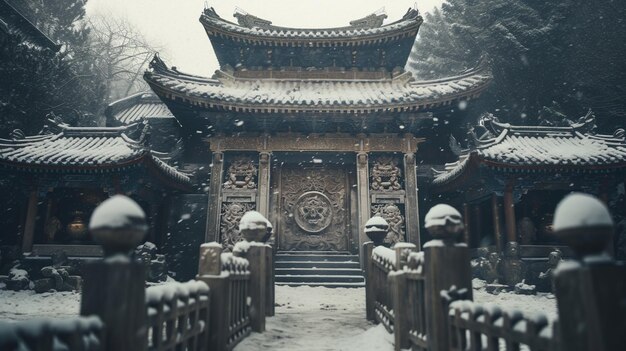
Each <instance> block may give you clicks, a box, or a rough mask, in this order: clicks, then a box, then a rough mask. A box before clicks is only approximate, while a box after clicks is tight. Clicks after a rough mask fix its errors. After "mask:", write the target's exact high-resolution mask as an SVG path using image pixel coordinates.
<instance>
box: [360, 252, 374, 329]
mask: <svg viewBox="0 0 626 351" xmlns="http://www.w3.org/2000/svg"><path fill="white" fill-rule="evenodd" d="M373 250H374V243H373V242H372V241H368V242H366V243H364V244H363V257H364V260H365V316H366V318H367V320H368V321H375V320H376V313H375V312H374V299H375V298H376V295H375V290H374V289H375V286H374V274H373V273H374V261H373V260H372V251H373Z"/></svg>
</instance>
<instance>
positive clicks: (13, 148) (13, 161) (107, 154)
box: [0, 123, 190, 187]
mask: <svg viewBox="0 0 626 351" xmlns="http://www.w3.org/2000/svg"><path fill="white" fill-rule="evenodd" d="M138 127H139V125H136V124H135V125H130V126H124V127H105V128H100V127H95V128H94V127H69V126H67V125H64V124H57V123H51V128H50V129H51V130H52V132H49V133H47V134H42V135H36V136H29V137H21V138H14V139H0V166H2V167H5V168H9V169H15V170H20V171H26V172H36V173H42V172H43V173H45V172H61V173H74V172H78V173H104V172H115V171H121V170H125V169H129V168H134V167H141V166H144V167H146V168H148V169H149V170H151V171H153V172H154V174H155V175H156V176H157V177H158V178H160V179H164V180H167V181H168V182H170V183H174V185H176V186H178V187H187V186H188V185H189V184H190V177H189V176H188V175H187V174H185V173H183V172H181V171H179V170H178V169H176V168H175V167H173V166H171V165H169V164H167V162H166V160H167V155H166V154H162V153H157V152H154V151H151V150H150V149H149V148H148V147H146V146H145V145H144V144H143V140H141V138H140V139H139V140H136V139H133V138H131V137H130V136H129V134H131V133H135V134H136V133H137V132H138V130H137V129H138ZM139 132H140V131H139ZM14 134H15V133H14Z"/></svg>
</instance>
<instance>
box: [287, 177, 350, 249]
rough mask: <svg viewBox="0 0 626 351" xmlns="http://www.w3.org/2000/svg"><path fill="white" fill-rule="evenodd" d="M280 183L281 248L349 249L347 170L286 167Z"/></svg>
mask: <svg viewBox="0 0 626 351" xmlns="http://www.w3.org/2000/svg"><path fill="white" fill-rule="evenodd" d="M279 184H280V185H279V186H280V190H279V193H280V194H281V195H280V209H279V216H280V223H281V228H280V232H279V233H278V235H279V239H278V240H279V248H280V249H281V250H332V251H345V250H348V242H349V239H348V238H349V230H348V221H349V214H348V213H349V211H348V209H347V204H348V201H347V199H346V196H347V193H346V190H347V174H346V172H345V171H344V170H342V169H339V168H330V167H329V168H322V167H315V168H288V167H285V168H283V169H282V171H281V176H280V182H279Z"/></svg>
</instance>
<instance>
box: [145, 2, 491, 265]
mask: <svg viewBox="0 0 626 351" xmlns="http://www.w3.org/2000/svg"><path fill="white" fill-rule="evenodd" d="M235 18H236V22H230V21H228V20H226V19H224V18H222V17H220V16H219V15H218V14H217V13H216V12H215V11H214V10H213V9H212V8H209V9H206V10H205V11H204V13H203V14H202V16H201V17H200V22H201V23H202V25H203V26H204V29H205V31H206V33H207V35H208V37H209V39H210V41H211V44H212V45H213V48H214V50H215V53H216V55H217V58H218V61H219V64H220V66H221V68H220V70H218V71H217V72H216V73H215V74H214V75H213V77H210V78H203V77H197V76H192V75H188V74H184V73H182V72H180V71H178V70H177V69H176V68H174V67H171V68H170V67H168V66H167V65H166V64H165V63H164V62H163V61H162V60H161V59H160V58H159V57H158V56H156V57H155V58H154V60H153V61H152V63H151V65H150V70H149V71H148V72H146V74H145V79H146V81H147V82H148V84H149V85H150V87H151V88H152V90H153V91H154V93H155V94H157V95H158V96H159V97H160V98H161V100H162V101H163V102H164V103H165V104H166V105H167V106H168V108H169V109H170V110H171V111H172V113H173V114H174V115H175V116H176V118H177V119H178V121H179V122H180V123H181V126H182V130H183V133H182V134H183V135H185V137H184V139H185V151H186V153H187V155H186V158H185V159H186V162H189V163H194V162H197V163H199V164H201V163H203V162H205V163H206V162H207V161H208V160H210V180H209V182H208V184H207V185H208V194H209V199H208V212H207V227H206V236H205V240H207V241H211V240H215V241H219V242H222V243H225V244H226V245H229V244H230V245H232V243H234V242H236V241H237V240H239V233H238V230H237V223H238V221H239V218H241V216H242V215H243V213H244V212H245V211H247V210H252V209H254V210H257V211H259V212H261V213H262V214H263V215H265V216H266V217H267V218H269V220H270V221H271V222H272V223H274V228H275V233H276V243H277V247H278V250H281V251H283V250H287V251H289V250H296V251H315V250H319V251H340V252H351V253H358V251H359V247H360V246H361V244H362V243H363V242H364V241H365V240H366V237H365V235H364V224H365V222H366V221H367V220H368V219H369V218H370V217H371V216H373V215H376V214H380V215H382V216H383V217H385V218H386V219H387V220H388V221H389V222H390V223H391V228H392V230H391V232H390V235H389V236H388V238H387V241H388V242H389V243H395V242H398V241H408V242H413V243H415V244H417V245H420V241H421V240H420V224H419V215H418V213H419V211H418V195H417V188H418V175H417V171H416V169H417V168H416V163H417V162H418V159H419V158H420V155H419V154H418V150H419V148H420V144H422V143H424V142H425V141H427V140H428V139H429V138H430V136H429V135H428V134H429V131H431V130H432V128H433V124H436V121H437V116H438V115H437V112H438V111H442V110H450V109H451V108H455V106H456V105H457V104H458V103H459V102H460V101H470V100H472V99H474V98H476V97H478V96H479V95H480V93H481V92H482V91H483V90H484V89H485V88H486V87H487V86H488V84H489V82H490V80H491V75H490V73H489V71H488V69H487V67H486V65H484V64H479V65H477V67H476V68H475V69H473V70H470V71H468V72H465V73H464V74H462V75H459V76H454V77H449V78H446V79H441V80H436V81H416V80H415V78H414V77H413V76H412V74H411V73H410V72H407V71H405V70H404V66H405V64H406V61H407V58H408V55H409V53H410V51H411V48H412V46H413V43H414V41H415V37H416V35H417V32H418V30H419V27H420V25H421V24H422V17H421V16H420V15H419V13H418V11H417V10H415V9H409V10H408V11H407V13H406V14H405V15H404V16H403V17H402V18H401V19H399V20H397V21H395V22H391V23H389V24H383V21H384V20H385V18H386V15H384V14H373V15H370V16H367V17H365V18H362V19H358V20H355V21H352V22H350V25H349V26H346V27H341V28H328V29H298V28H285V27H278V26H274V25H272V23H271V22H270V21H267V20H264V19H260V18H258V17H255V16H252V15H250V14H246V13H241V12H237V13H235ZM199 150H200V151H199ZM205 150H209V151H210V152H209V153H206V154H205V153H204V152H205ZM199 155H204V156H203V157H206V158H205V159H199V158H198V156H199ZM198 168H200V167H198Z"/></svg>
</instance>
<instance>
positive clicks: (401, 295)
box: [388, 243, 417, 351]
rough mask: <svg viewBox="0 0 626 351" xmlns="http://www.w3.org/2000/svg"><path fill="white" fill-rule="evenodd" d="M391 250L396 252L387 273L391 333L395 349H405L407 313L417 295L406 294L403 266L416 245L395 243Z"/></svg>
mask: <svg viewBox="0 0 626 351" xmlns="http://www.w3.org/2000/svg"><path fill="white" fill-rule="evenodd" d="M393 250H394V251H395V252H396V266H395V267H394V271H393V272H390V273H389V277H388V279H389V286H390V289H391V303H392V308H393V316H394V317H393V334H394V339H395V342H394V347H395V349H396V351H400V349H406V348H408V347H409V346H410V345H409V325H408V322H409V318H408V314H409V313H411V311H413V309H412V306H411V304H412V303H414V302H415V301H413V300H415V299H417V296H407V294H406V289H407V286H406V274H405V273H404V266H406V264H407V263H408V258H409V254H410V253H411V252H415V251H417V246H416V245H415V244H412V243H397V244H396V245H395V246H394V248H393Z"/></svg>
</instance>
